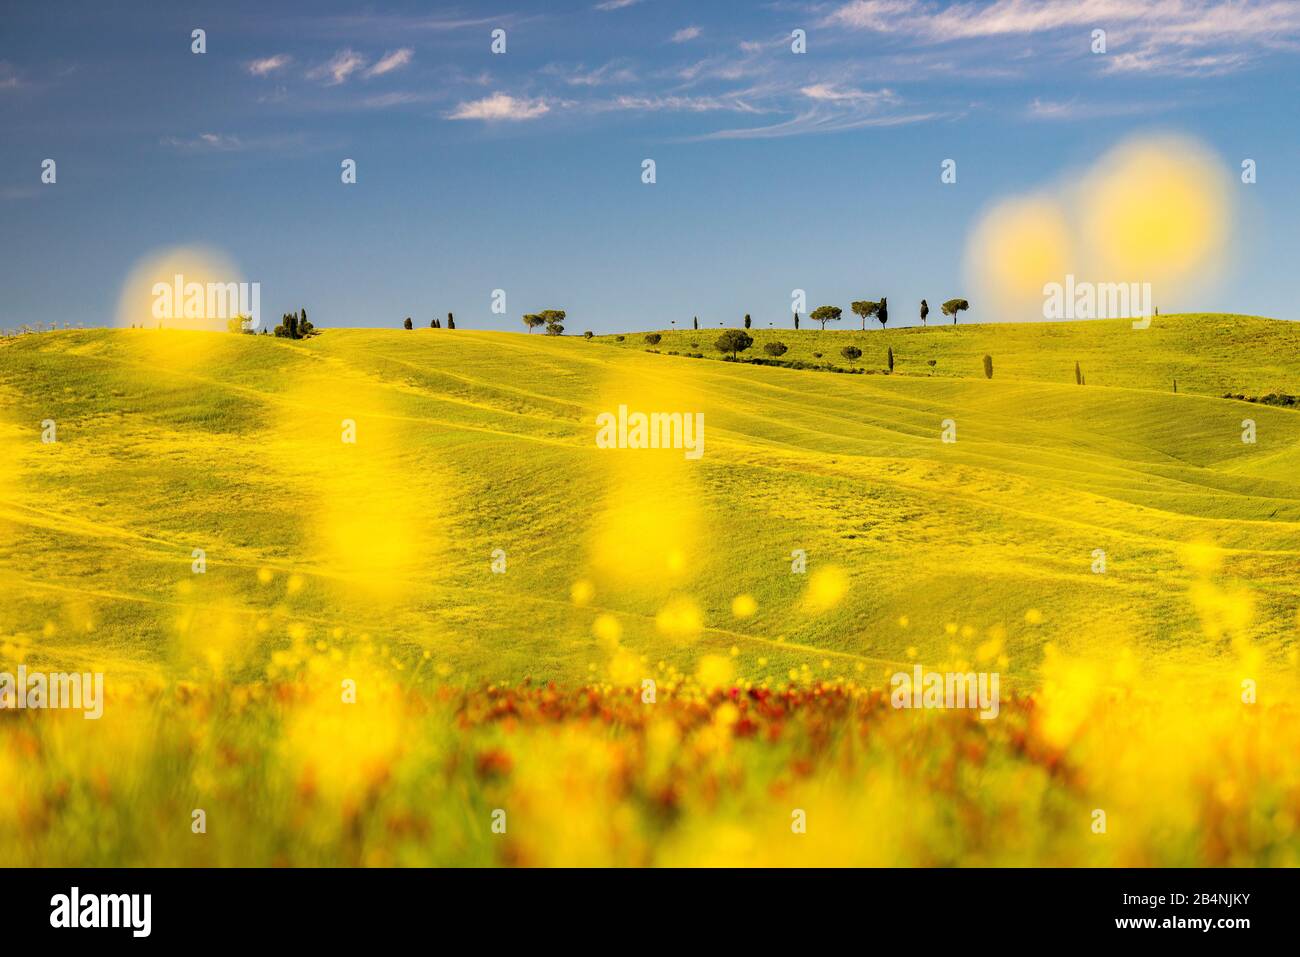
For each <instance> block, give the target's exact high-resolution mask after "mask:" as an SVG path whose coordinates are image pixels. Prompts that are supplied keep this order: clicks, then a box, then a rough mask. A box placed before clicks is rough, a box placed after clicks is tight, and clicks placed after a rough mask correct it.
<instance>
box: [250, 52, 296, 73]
mask: <svg viewBox="0 0 1300 957" xmlns="http://www.w3.org/2000/svg"><path fill="white" fill-rule="evenodd" d="M291 62H293V57H291V56H289V54H287V53H277V54H276V55H275V56H268V57H263V58H262V59H260V60H249V61H248V63H247V64H245V65H246V66H247V68H248V72H249V73H251V74H253V76H269V75H270V74H272V73H274V72H276V71H277V70H283V69H284V68H285V67H287V66H288V65H289V64H290V63H291Z"/></svg>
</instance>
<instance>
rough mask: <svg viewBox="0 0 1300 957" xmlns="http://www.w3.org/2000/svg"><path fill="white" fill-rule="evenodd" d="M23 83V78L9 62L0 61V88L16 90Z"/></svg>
mask: <svg viewBox="0 0 1300 957" xmlns="http://www.w3.org/2000/svg"><path fill="white" fill-rule="evenodd" d="M22 85H23V79H22V77H21V76H19V75H18V71H17V70H16V69H15V68H14V66H13V64H11V63H4V62H0V90H16V89H18V88H19V87H20V86H22Z"/></svg>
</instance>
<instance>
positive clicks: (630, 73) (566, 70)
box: [541, 60, 637, 87]
mask: <svg viewBox="0 0 1300 957" xmlns="http://www.w3.org/2000/svg"><path fill="white" fill-rule="evenodd" d="M541 72H542V73H543V74H545V75H547V76H555V77H559V78H560V79H562V80H563V81H564V82H565V83H567V84H568V85H569V86H588V87H597V86H607V85H609V84H616V83H633V82H635V81H636V78H637V76H636V72H635V71H634V70H633V69H632V68H631V67H629V66H627V65H626V64H625V63H624V62H622V61H619V60H611V61H609V62H608V63H605V64H603V65H601V66H598V67H596V68H595V69H594V70H588V69H586V68H585V67H583V66H582V65H578V66H570V67H566V66H561V65H559V64H554V63H552V64H549V65H547V66H545V67H543V68H542V71H541Z"/></svg>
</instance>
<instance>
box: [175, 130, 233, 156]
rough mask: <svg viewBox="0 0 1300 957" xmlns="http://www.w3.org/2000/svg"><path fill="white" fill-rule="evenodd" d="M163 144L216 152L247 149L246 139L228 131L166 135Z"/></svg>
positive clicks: (184, 148)
mask: <svg viewBox="0 0 1300 957" xmlns="http://www.w3.org/2000/svg"><path fill="white" fill-rule="evenodd" d="M160 142H161V143H162V145H163V146H170V147H172V148H173V149H179V150H206V151H211V152H215V153H233V152H238V151H240V150H243V149H245V148H246V147H245V145H244V141H243V140H242V139H241V138H240V137H238V136H235V135H233V134H228V133H199V134H198V135H196V136H189V137H179V136H164V137H163V138H162V140H161V141H160Z"/></svg>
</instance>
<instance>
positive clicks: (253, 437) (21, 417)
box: [0, 316, 1300, 684]
mask: <svg viewBox="0 0 1300 957" xmlns="http://www.w3.org/2000/svg"><path fill="white" fill-rule="evenodd" d="M716 335H717V333H716V331H708V332H706V331H704V330H701V331H700V332H699V333H694V332H685V333H669V334H665V336H664V341H663V342H662V343H660V345H659V346H658V349H659V350H660V353H665V352H667V351H670V350H673V351H700V352H704V353H706V354H709V353H712V348H711V344H712V340H713V339H714V338H716ZM773 335H776V336H779V338H780V339H781V340H782V341H784V342H785V343H786V344H787V345H789V346H790V347H791V348H790V353H789V354H788V355H787V356H786V358H787V359H790V358H805V359H808V360H811V359H812V353H813V352H817V351H821V352H823V353H824V354H825V356H826V358H827V359H830V360H832V361H834V362H835V364H837V365H844V364H846V363H845V362H844V360H842V359H840V357H839V348H840V347H841V346H842V345H843V344H845V343H847V342H855V343H858V344H859V345H860V347H861V348H862V349H863V352H864V359H863V361H862V363H860V364H862V365H867V366H869V367H871V368H880V367H882V366H883V355H884V350H885V346H886V344H892V345H893V348H894V350H895V353H896V355H897V367H896V368H897V372H896V374H894V375H892V376H887V375H856V376H849V375H828V374H819V373H815V372H809V371H801V370H796V369H787V368H774V367H762V366H755V365H748V364H744V363H730V362H720V361H700V360H695V359H690V358H686V357H679V356H670V355H665V354H657V355H656V354H648V353H647V352H645V351H644V350H645V348H646V347H645V344H644V342H643V341H642V336H641V335H640V334H637V335H631V334H629V335H626V336H625V338H624V341H623V342H622V343H618V342H617V341H616V340H614V339H613V338H612V337H601V338H600V339H598V340H596V341H584V340H583V339H581V338H576V337H558V338H556V337H546V336H542V335H531V336H529V335H524V334H504V333H491V332H475V331H466V330H456V331H449V330H417V331H412V332H407V331H403V330H357V329H329V330H326V331H325V332H324V334H323V335H321V336H320V337H318V338H316V339H312V340H307V341H303V342H291V341H285V340H277V339H272V338H269V337H247V336H244V337H241V336H232V335H224V334H221V335H218V334H204V333H183V332H167V331H154V330H115V331H109V330H97V331H85V332H59V333H45V334H38V335H29V336H25V337H22V338H19V339H11V340H5V341H3V342H2V343H0V533H2V534H0V588H2V589H3V592H4V594H5V601H4V602H3V603H0V647H3V648H5V649H7V650H6V651H5V653H4V657H6V658H14V657H19V656H21V657H22V658H24V659H25V660H27V661H28V662H47V663H50V664H51V665H64V666H72V665H76V666H81V667H87V666H89V665H90V664H92V663H97V664H99V665H102V666H107V667H112V668H116V669H119V670H121V671H130V672H133V673H140V674H142V675H147V674H151V673H154V674H167V675H172V676H184V675H187V674H191V673H194V674H197V673H199V672H200V671H201V670H202V669H206V668H219V669H222V670H225V671H227V672H229V673H231V674H234V675H245V674H255V673H258V672H260V671H262V670H264V669H265V668H267V667H269V666H271V665H272V664H273V658H272V655H273V653H274V652H275V651H276V650H279V649H283V648H285V647H287V646H288V645H289V644H290V643H292V642H294V641H298V642H308V643H312V644H315V645H316V646H317V647H319V648H338V649H340V650H342V649H349V650H354V649H356V648H360V647H367V648H374V649H377V653H385V654H388V655H390V656H392V657H393V658H395V659H396V660H398V661H399V662H401V663H402V665H403V666H404V667H406V668H409V669H411V672H412V673H413V674H414V673H422V674H429V673H432V672H434V671H435V670H436V671H437V673H439V674H442V675H445V676H446V677H447V678H448V679H449V680H464V681H468V682H479V681H497V680H502V681H516V680H519V679H521V678H523V677H525V676H531V677H533V678H536V679H539V680H540V679H557V680H561V681H568V682H577V681H584V680H588V679H591V678H593V677H599V678H601V679H604V678H606V677H607V676H608V675H609V674H610V673H611V671H610V669H611V668H612V667H614V666H615V665H617V664H618V663H619V662H620V661H621V662H622V665H621V667H622V670H623V671H625V672H626V671H628V670H629V669H630V671H631V672H632V674H630V675H627V677H629V678H633V677H635V674H636V673H638V672H647V673H654V674H658V673H661V672H664V671H668V672H671V671H672V669H673V668H678V669H680V670H681V671H682V672H685V673H689V672H691V671H693V670H694V669H695V668H696V667H697V666H698V664H699V662H700V661H701V660H702V659H703V658H704V656H706V655H718V656H721V657H722V658H730V659H731V660H732V661H733V662H734V666H735V670H736V673H737V674H738V675H741V676H744V677H745V678H747V679H750V680H755V681H758V680H762V679H764V678H769V679H771V680H774V681H775V680H781V681H783V680H785V678H786V676H787V674H788V673H789V672H790V671H792V670H799V671H800V672H801V673H806V674H812V675H815V676H817V677H834V676H836V675H849V676H851V675H854V674H862V673H866V674H867V675H868V676H869V677H872V678H879V677H880V676H882V675H883V674H884V673H887V672H889V671H892V670H896V668H897V667H898V665H899V664H902V663H908V662H911V661H922V662H926V663H927V664H928V663H934V662H938V661H942V660H947V661H952V660H969V659H973V658H974V657H975V656H977V655H982V656H985V657H992V658H996V659H999V660H1000V661H1001V667H1002V670H1003V672H1004V673H1005V674H1006V675H1007V679H1006V680H1008V681H1009V682H1010V681H1013V680H1019V681H1022V682H1026V683H1028V684H1032V683H1033V682H1035V681H1036V680H1037V677H1036V676H1037V669H1038V666H1039V664H1040V662H1041V659H1042V655H1043V653H1044V648H1045V646H1046V645H1047V644H1048V643H1052V644H1055V645H1057V646H1058V647H1061V648H1063V649H1068V650H1072V651H1083V652H1087V651H1090V650H1095V651H1097V652H1099V653H1109V651H1110V650H1111V649H1118V648H1129V649H1133V650H1135V651H1139V652H1154V653H1157V654H1159V655H1162V656H1166V657H1171V658H1186V659H1188V660H1193V659H1199V658H1214V657H1216V656H1219V655H1222V654H1225V653H1227V652H1228V650H1229V646H1230V642H1231V641H1232V640H1233V639H1234V638H1235V639H1239V640H1246V641H1250V642H1253V643H1254V644H1256V645H1258V646H1259V647H1261V648H1262V649H1264V652H1265V654H1266V655H1267V656H1269V658H1270V660H1282V659H1284V658H1285V656H1286V655H1287V654H1289V653H1291V651H1292V649H1293V647H1294V640H1295V634H1296V626H1297V618H1296V608H1297V598H1298V597H1300V580H1298V579H1297V577H1296V575H1295V568H1296V563H1297V559H1298V558H1300V414H1297V412H1296V411H1293V410H1291V409H1284V408H1273V407H1268V406H1263V405H1251V404H1247V403H1243V402H1239V401H1236V400H1229V399H1223V398H1219V397H1218V396H1219V395H1221V394H1222V393H1224V392H1233V393H1237V392H1241V393H1245V394H1250V395H1262V394H1265V393H1268V392H1288V393H1293V394H1294V393H1300V326H1296V325H1293V324H1290V323H1283V322H1275V321H1270V320H1265V319H1257V318H1248V317H1235V316H1183V317H1159V318H1157V319H1156V320H1155V321H1154V323H1153V325H1152V327H1151V328H1150V329H1147V330H1142V331H1137V330H1132V329H1130V328H1129V327H1128V324H1127V323H1126V322H1124V323H1119V322H1095V323H1060V324H1033V325H984V326H975V325H966V326H957V327H956V328H953V327H951V326H942V325H940V326H938V327H935V328H931V329H928V330H916V329H898V330H889V331H887V332H884V333H881V332H879V331H871V332H867V333H860V332H859V333H849V332H826V333H824V334H823V333H813V332H800V333H798V334H796V333H794V332H792V331H789V330H786V331H781V332H779V333H773V332H770V331H767V330H756V331H755V338H756V339H757V345H756V347H755V350H757V348H758V347H759V346H761V344H762V343H763V342H764V341H766V339H767V338H768V337H771V336H773ZM696 340H698V341H699V343H700V346H699V348H698V349H692V348H691V346H690V343H691V342H692V341H696ZM611 345H616V346H619V347H620V348H612V347H611ZM985 353H989V354H991V355H992V356H993V359H994V368H995V374H994V378H993V379H992V380H991V381H990V380H986V379H985V378H984V377H983V372H982V369H981V365H980V359H981V356H982V355H984V354H985ZM713 354H714V355H716V353H713ZM928 359H935V360H936V365H935V366H934V367H933V369H931V368H930V367H929V366H927V365H926V361H927V360H928ZM1076 360H1077V361H1079V362H1080V364H1081V365H1082V367H1083V369H1084V371H1085V374H1086V376H1087V382H1088V385H1087V386H1085V387H1079V386H1076V385H1075V384H1074V382H1073V368H1074V362H1075V361H1076ZM1174 377H1177V379H1178V383H1179V393H1178V394H1173V392H1172V387H1171V380H1172V379H1173V378H1174ZM619 405H627V406H628V407H629V409H631V410H633V411H636V410H641V411H645V412H653V411H663V412H674V411H680V412H702V413H703V414H704V419H705V423H706V442H705V452H704V454H703V456H702V458H700V459H699V460H698V461H691V460H688V459H687V458H686V457H685V456H684V454H683V453H682V452H681V451H680V450H628V449H622V450H616V449H601V448H598V447H597V446H596V443H595V432H596V421H595V417H596V416H597V414H598V413H600V412H604V411H609V412H613V411H615V410H617V408H618V406H619ZM1246 418H1250V419H1252V420H1253V421H1254V423H1255V428H1256V434H1257V441H1256V442H1255V443H1254V444H1246V443H1244V442H1243V441H1242V433H1243V419H1246ZM46 420H52V421H53V423H54V427H55V430H56V438H57V441H55V442H53V443H43V442H42V441H41V436H42V430H43V428H44V427H43V425H42V423H43V422H45V421H46ZM345 420H348V421H350V422H351V423H352V425H353V427H354V429H355V435H356V442H355V444H351V443H348V442H345V441H343V438H344V436H345V435H346V433H347V430H348V424H347V421H345ZM945 420H951V421H952V423H954V424H955V430H956V441H955V442H953V443H945V442H943V441H941V433H942V431H943V429H944V422H945ZM195 549H201V550H202V552H203V553H204V554H203V560H204V561H205V562H206V570H205V571H204V573H202V574H196V573H195V571H194V567H193V563H194V562H195V561H196V558H195V554H194V550H195ZM498 550H499V551H498ZM1098 550H1101V551H1104V553H1105V571H1104V573H1096V572H1095V571H1094V569H1095V567H1096V563H1097V561H1098V558H1097V552H1098ZM799 551H801V552H802V553H804V554H806V557H807V572H806V574H796V573H793V571H792V561H793V558H792V555H794V554H795V553H796V552H799ZM502 552H503V553H504V556H502V554H501V553H502ZM502 557H504V563H505V571H504V572H503V573H500V572H494V570H493V567H492V566H493V562H494V560H495V561H497V563H498V567H500V562H501V560H502ZM739 596H750V598H752V602H748V601H745V600H742V601H739V602H737V601H736V599H737V598H738V597H739ZM620 654H621V655H623V658H622V659H620V658H619V657H618V656H619V655H620ZM628 655H631V658H628ZM629 661H630V662H631V664H629ZM803 669H807V670H806V671H803Z"/></svg>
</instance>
